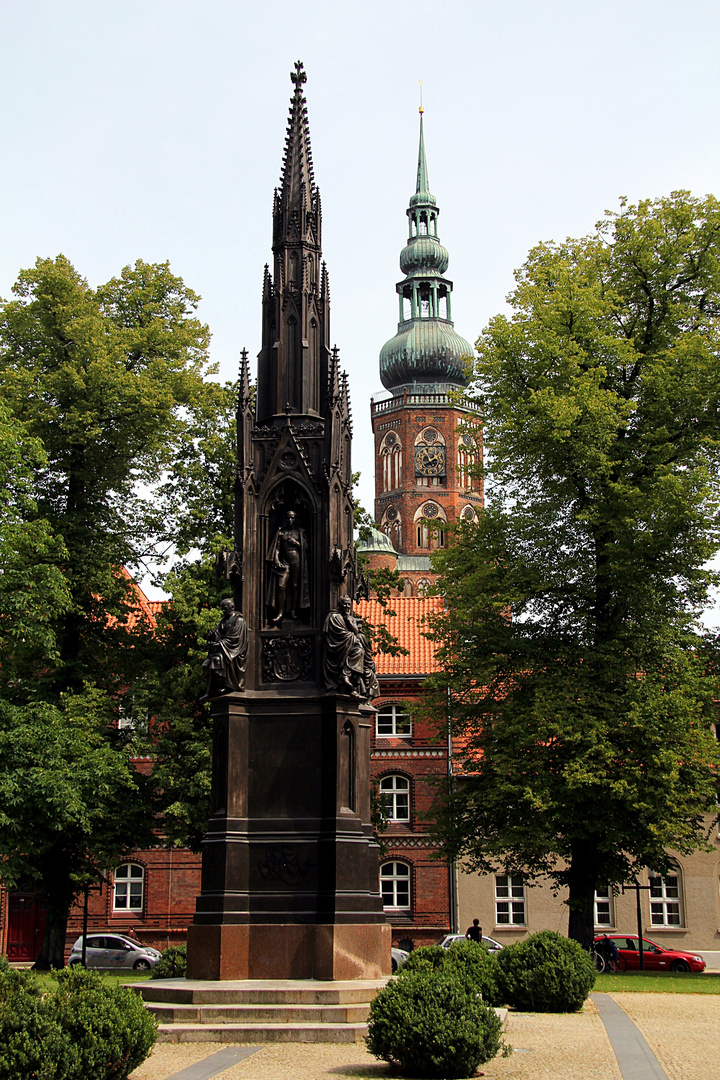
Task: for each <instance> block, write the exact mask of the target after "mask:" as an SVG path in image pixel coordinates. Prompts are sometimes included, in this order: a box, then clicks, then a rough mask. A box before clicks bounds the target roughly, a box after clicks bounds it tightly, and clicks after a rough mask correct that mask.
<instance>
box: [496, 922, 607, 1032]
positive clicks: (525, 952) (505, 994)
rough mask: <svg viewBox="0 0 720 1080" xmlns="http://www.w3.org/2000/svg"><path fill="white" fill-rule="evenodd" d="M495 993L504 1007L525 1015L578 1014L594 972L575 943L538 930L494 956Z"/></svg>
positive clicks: (592, 982)
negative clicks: (510, 1007)
mask: <svg viewBox="0 0 720 1080" xmlns="http://www.w3.org/2000/svg"><path fill="white" fill-rule="evenodd" d="M496 961H497V963H496V968H495V971H496V977H497V982H498V993H499V995H500V998H501V999H502V1001H503V1003H504V1004H507V1005H511V1006H512V1007H513V1008H514V1009H522V1010H524V1011H526V1012H558V1013H561V1012H577V1010H578V1009H580V1008H582V1005H583V1002H584V1001H585V999H586V998H587V996H588V994H589V993H590V991H591V990H592V988H593V985H594V983H595V976H596V975H597V971H596V970H595V965H594V964H593V962H592V960H591V958H590V955H589V954H588V953H587V952H585V950H584V949H583V948H582V947H581V946H580V945H578V943H577V941H571V940H570V939H569V938H566V937H563V936H562V934H557V933H556V932H555V931H554V930H541V931H540V933H539V934H531V935H530V937H528V938H525V940H524V941H516V942H515V944H514V945H507V946H506V947H505V948H504V949H502V950H501V952H499V953H498V954H497V957H496Z"/></svg>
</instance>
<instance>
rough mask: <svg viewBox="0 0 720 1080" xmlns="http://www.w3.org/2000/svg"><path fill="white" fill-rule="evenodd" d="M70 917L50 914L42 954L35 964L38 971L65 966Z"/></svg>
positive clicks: (34, 966)
mask: <svg viewBox="0 0 720 1080" xmlns="http://www.w3.org/2000/svg"><path fill="white" fill-rule="evenodd" d="M67 923H68V917H67V915H65V917H64V918H63V917H62V916H61V915H55V916H53V915H51V914H48V920H47V923H46V924H45V937H44V938H43V943H42V946H41V948H40V955H39V956H38V958H37V960H36V961H35V963H34V964H33V968H34V969H35V970H36V971H49V970H50V968H61V967H64V966H65V938H66V936H67Z"/></svg>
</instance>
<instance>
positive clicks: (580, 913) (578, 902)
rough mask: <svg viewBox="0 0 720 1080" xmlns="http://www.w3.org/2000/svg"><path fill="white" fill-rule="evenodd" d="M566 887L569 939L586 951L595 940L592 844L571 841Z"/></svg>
mask: <svg viewBox="0 0 720 1080" xmlns="http://www.w3.org/2000/svg"><path fill="white" fill-rule="evenodd" d="M568 885H569V891H570V895H569V897H568V907H569V909H570V913H569V915H568V937H569V938H572V939H573V941H577V942H578V943H579V944H580V945H582V947H583V948H584V949H589V948H590V945H591V944H592V940H593V938H594V936H595V889H596V886H597V843H596V842H595V841H594V840H592V839H586V840H574V841H573V843H572V846H571V856H570V868H569V872H568Z"/></svg>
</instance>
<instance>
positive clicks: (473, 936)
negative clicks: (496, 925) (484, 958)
mask: <svg viewBox="0 0 720 1080" xmlns="http://www.w3.org/2000/svg"><path fill="white" fill-rule="evenodd" d="M465 937H466V938H467V939H468V940H469V941H482V926H481V925H480V920H479V919H473V924H472V926H468V928H467V930H466V931H465Z"/></svg>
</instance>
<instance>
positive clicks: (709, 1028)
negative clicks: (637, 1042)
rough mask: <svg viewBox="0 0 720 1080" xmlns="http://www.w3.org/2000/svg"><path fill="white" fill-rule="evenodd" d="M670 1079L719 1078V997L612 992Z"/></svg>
mask: <svg viewBox="0 0 720 1080" xmlns="http://www.w3.org/2000/svg"><path fill="white" fill-rule="evenodd" d="M610 996H611V997H612V998H614V1000H615V1001H616V1002H617V1003H618V1005H619V1006H620V1007H621V1008H622V1009H624V1010H625V1012H626V1013H627V1015H628V1016H629V1017H630V1019H631V1020H632V1021H633V1023H635V1024H636V1025H637V1027H638V1028H639V1029H640V1031H641V1032H642V1033H643V1035H644V1036H645V1039H646V1041H647V1043H648V1045H649V1046H650V1049H651V1050H652V1051H653V1053H654V1054H655V1057H656V1058H657V1059H658V1061H659V1062H660V1064H661V1065H662V1067H663V1069H664V1070H665V1072H666V1073H667V1075H668V1077H669V1078H670V1080H720V996H718V995H716V994H611V995H610Z"/></svg>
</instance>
